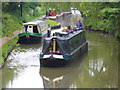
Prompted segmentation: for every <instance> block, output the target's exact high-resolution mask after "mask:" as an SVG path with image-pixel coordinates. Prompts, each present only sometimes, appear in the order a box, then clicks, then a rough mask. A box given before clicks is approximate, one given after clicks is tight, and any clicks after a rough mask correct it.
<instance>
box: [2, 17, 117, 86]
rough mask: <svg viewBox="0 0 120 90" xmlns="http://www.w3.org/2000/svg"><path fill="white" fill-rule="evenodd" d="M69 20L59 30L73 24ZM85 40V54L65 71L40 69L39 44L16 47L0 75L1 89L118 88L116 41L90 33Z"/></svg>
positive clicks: (64, 19) (87, 32)
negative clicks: (0, 77)
mask: <svg viewBox="0 0 120 90" xmlns="http://www.w3.org/2000/svg"><path fill="white" fill-rule="evenodd" d="M70 17H71V16H65V17H62V18H60V19H59V21H60V22H61V24H62V26H64V25H65V26H66V25H71V24H74V23H73V22H70V21H71V19H70ZM68 22H69V23H68ZM86 38H87V40H88V52H86V53H85V54H84V55H82V57H81V58H79V59H78V61H77V62H75V63H74V64H72V65H69V66H67V67H55V68H48V67H41V66H40V63H39V54H40V52H41V50H42V44H31V45H20V46H19V47H18V48H16V49H14V50H13V51H12V52H11V54H10V55H9V57H8V58H7V60H6V63H5V65H4V67H3V68H2V70H1V71H0V74H2V88H118V42H117V40H116V39H115V38H114V37H113V36H111V35H108V34H103V33H98V32H91V31H86ZM21 50H22V52H21ZM23 51H26V52H23ZM1 72H2V73H1Z"/></svg>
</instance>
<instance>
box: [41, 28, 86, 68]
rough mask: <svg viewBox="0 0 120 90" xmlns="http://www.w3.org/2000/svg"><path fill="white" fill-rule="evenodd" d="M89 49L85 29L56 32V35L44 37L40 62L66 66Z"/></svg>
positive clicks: (47, 64)
mask: <svg viewBox="0 0 120 90" xmlns="http://www.w3.org/2000/svg"><path fill="white" fill-rule="evenodd" d="M87 50H88V42H87V41H86V36H85V30H83V29H77V30H76V31H72V32H69V33H68V32H59V33H55V36H51V37H47V38H45V39H44V42H43V50H42V52H41V53H40V64H41V65H42V66H66V65H69V64H71V63H73V62H74V61H75V60H77V58H78V57H80V56H81V55H82V54H83V53H84V52H86V51H87Z"/></svg>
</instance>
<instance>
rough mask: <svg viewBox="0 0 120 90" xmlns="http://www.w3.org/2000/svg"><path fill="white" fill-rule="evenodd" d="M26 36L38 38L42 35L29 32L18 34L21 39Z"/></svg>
mask: <svg viewBox="0 0 120 90" xmlns="http://www.w3.org/2000/svg"><path fill="white" fill-rule="evenodd" d="M26 35H31V36H37V37H40V36H41V35H42V33H30V32H25V33H20V34H19V35H18V36H19V37H23V36H26Z"/></svg>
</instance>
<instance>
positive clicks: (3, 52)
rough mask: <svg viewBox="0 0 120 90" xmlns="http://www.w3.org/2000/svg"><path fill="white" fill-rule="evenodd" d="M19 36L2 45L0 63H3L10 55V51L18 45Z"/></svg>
mask: <svg viewBox="0 0 120 90" xmlns="http://www.w3.org/2000/svg"><path fill="white" fill-rule="evenodd" d="M17 40H18V38H16V37H15V38H13V39H11V40H9V41H8V42H6V43H5V44H4V45H3V46H2V47H0V52H1V53H0V64H2V63H3V62H4V60H5V58H6V57H7V55H8V52H9V51H10V50H11V49H12V48H13V46H15V45H16V42H17Z"/></svg>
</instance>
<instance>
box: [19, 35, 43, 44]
mask: <svg viewBox="0 0 120 90" xmlns="http://www.w3.org/2000/svg"><path fill="white" fill-rule="evenodd" d="M41 39H42V37H36V36H30V35H27V36H22V37H19V40H18V43H20V44H36V43H40V42H41Z"/></svg>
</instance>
